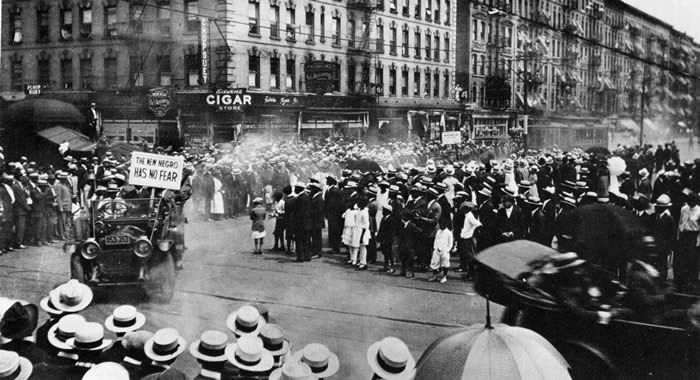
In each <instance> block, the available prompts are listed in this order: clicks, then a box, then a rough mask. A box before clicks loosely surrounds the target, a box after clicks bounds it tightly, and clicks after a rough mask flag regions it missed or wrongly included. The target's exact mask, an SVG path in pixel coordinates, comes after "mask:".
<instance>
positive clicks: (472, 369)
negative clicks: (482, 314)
mask: <svg viewBox="0 0 700 380" xmlns="http://www.w3.org/2000/svg"><path fill="white" fill-rule="evenodd" d="M568 368H569V365H568V363H567V362H566V360H565V359H564V357H563V356H562V355H561V354H560V353H559V352H558V351H557V350H556V348H554V346H552V344H550V343H549V342H548V341H547V340H546V339H544V338H543V337H542V336H541V335H539V334H537V333H536V332H534V331H532V330H528V329H525V328H522V327H511V326H508V325H504V324H496V325H493V326H492V325H491V323H490V321H489V317H487V323H486V326H484V325H480V324H479V325H474V326H471V327H467V328H464V329H460V330H458V331H457V332H454V333H452V334H449V335H447V336H444V337H442V338H439V339H438V340H436V341H435V342H433V343H432V344H431V345H430V346H429V347H428V348H427V349H426V350H425V352H424V353H423V355H422V356H421V358H420V359H419V360H418V363H417V364H416V376H415V378H414V379H415V380H440V379H449V380H460V379H461V380H467V379H469V380H500V379H503V380H518V379H527V380H547V379H551V380H567V379H571V375H569V372H568Z"/></svg>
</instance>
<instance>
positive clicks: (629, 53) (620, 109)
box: [457, 0, 696, 139]
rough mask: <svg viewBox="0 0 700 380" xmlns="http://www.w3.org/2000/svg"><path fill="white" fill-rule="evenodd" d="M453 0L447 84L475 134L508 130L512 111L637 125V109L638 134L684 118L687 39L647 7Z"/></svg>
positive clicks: (611, 0)
mask: <svg viewBox="0 0 700 380" xmlns="http://www.w3.org/2000/svg"><path fill="white" fill-rule="evenodd" d="M458 4H459V5H458V9H457V13H458V19H459V20H460V21H461V22H460V24H459V25H458V31H457V35H458V37H457V38H458V41H459V45H458V47H457V49H458V57H457V68H458V69H457V70H458V71H457V85H458V86H459V88H460V89H461V90H462V99H463V100H464V101H465V102H466V103H467V105H468V108H469V109H472V110H473V111H472V113H473V115H477V116H476V117H473V118H472V127H473V129H474V130H475V134H476V135H479V129H485V130H489V129H493V128H492V126H493V125H497V126H499V128H501V129H503V128H505V127H506V126H508V127H511V128H512V127H515V128H516V129H517V127H518V124H522V120H520V121H519V119H518V115H522V114H528V115H529V116H530V120H531V122H534V123H535V125H536V124H537V123H548V121H549V120H552V119H553V118H556V119H557V120H558V121H561V120H567V121H565V124H570V125H576V124H585V123H589V124H590V123H600V124H606V123H607V124H610V123H612V124H615V123H616V122H617V120H621V119H624V121H625V123H624V124H625V125H628V126H630V127H631V128H635V127H634V125H635V124H636V125H637V126H636V128H637V129H639V124H641V120H642V118H644V119H645V122H644V125H645V127H646V130H645V132H644V133H645V135H646V134H651V133H653V132H659V133H660V132H661V130H663V129H668V127H669V126H671V125H674V124H676V123H678V122H683V123H690V122H691V120H694V119H693V116H694V115H693V113H692V109H693V107H692V104H693V103H694V102H695V98H694V97H693V96H692V93H693V92H694V89H693V88H694V87H695V86H696V85H695V84H694V81H692V80H691V79H690V78H689V76H692V75H695V74H696V71H695V64H694V62H695V54H694V53H693V49H694V47H695V46H696V45H695V43H694V42H693V41H692V39H690V38H689V37H688V36H686V35H684V34H682V33H680V32H678V31H677V30H675V29H674V28H673V27H672V26H671V25H669V24H666V23H664V22H662V21H661V20H658V19H657V18H655V17H653V16H651V15H649V14H646V13H644V12H642V11H640V10H638V9H636V8H633V7H631V6H629V5H627V4H626V3H624V2H622V1H619V0H605V1H603V0H517V1H516V0H474V1H465V2H459V3H458ZM462 20H463V21H462ZM642 104H644V106H643V108H642ZM642 112H644V113H643V114H642ZM521 119H522V118H521ZM530 125H531V126H532V123H531V124H530ZM664 127H665V128H664ZM582 138H584V139H585V136H582Z"/></svg>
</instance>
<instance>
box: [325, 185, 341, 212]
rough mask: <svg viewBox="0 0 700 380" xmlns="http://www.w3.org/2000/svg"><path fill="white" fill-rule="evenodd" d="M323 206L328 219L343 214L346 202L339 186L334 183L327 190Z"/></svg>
mask: <svg viewBox="0 0 700 380" xmlns="http://www.w3.org/2000/svg"><path fill="white" fill-rule="evenodd" d="M323 206H324V211H325V214H326V218H328V219H330V218H339V217H340V216H341V215H342V214H343V212H344V211H345V210H344V206H345V202H344V201H343V194H342V193H341V191H340V189H339V188H338V186H335V185H334V186H331V187H329V188H328V189H327V190H326V199H325V200H324V205H323Z"/></svg>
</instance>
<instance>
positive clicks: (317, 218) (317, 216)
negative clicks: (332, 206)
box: [309, 191, 326, 230]
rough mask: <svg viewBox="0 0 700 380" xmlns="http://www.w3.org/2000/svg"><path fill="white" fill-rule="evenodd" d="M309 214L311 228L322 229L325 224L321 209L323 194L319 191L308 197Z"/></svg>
mask: <svg viewBox="0 0 700 380" xmlns="http://www.w3.org/2000/svg"><path fill="white" fill-rule="evenodd" d="M309 216H310V217H311V223H312V227H313V229H315V230H322V229H323V228H324V227H325V226H326V219H325V214H324V209H323V194H322V193H321V192H320V191H318V192H317V193H315V194H314V195H312V196H311V197H310V200H309Z"/></svg>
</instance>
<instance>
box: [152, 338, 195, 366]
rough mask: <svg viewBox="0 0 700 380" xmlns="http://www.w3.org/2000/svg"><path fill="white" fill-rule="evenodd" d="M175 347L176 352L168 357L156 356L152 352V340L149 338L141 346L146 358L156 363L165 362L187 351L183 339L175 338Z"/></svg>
mask: <svg viewBox="0 0 700 380" xmlns="http://www.w3.org/2000/svg"><path fill="white" fill-rule="evenodd" d="M177 345H178V347H177V350H175V352H173V353H171V354H168V355H158V354H156V353H155V352H154V351H153V338H151V339H149V340H147V341H146V344H144V345H143V352H144V353H145V354H146V357H148V358H149V359H151V360H154V361H157V362H167V361H170V360H172V359H175V358H176V357H178V356H180V354H182V353H183V352H185V350H186V349H187V341H186V340H185V338H183V337H178V338H177Z"/></svg>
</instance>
